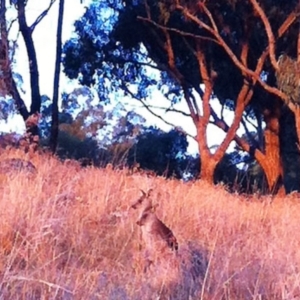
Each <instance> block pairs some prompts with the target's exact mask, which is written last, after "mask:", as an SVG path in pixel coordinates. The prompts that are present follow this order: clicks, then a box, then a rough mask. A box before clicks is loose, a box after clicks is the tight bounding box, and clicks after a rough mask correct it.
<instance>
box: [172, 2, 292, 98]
mask: <svg viewBox="0 0 300 300" xmlns="http://www.w3.org/2000/svg"><path fill="white" fill-rule="evenodd" d="M176 8H177V9H178V10H180V11H182V13H183V14H184V15H185V17H186V18H188V19H190V20H191V21H193V22H195V23H196V24H197V25H199V26H200V27H202V28H204V29H206V30H207V31H208V32H209V33H211V34H212V35H213V36H214V37H215V38H216V40H217V41H218V44H219V45H220V46H221V47H223V49H224V50H225V51H226V52H227V54H228V55H229V57H230V58H231V60H232V61H233V63H234V64H235V65H236V66H237V67H238V68H239V69H240V70H241V71H242V73H243V75H244V76H250V77H251V78H252V79H253V81H254V82H256V81H257V82H259V84H260V85H261V86H262V87H263V88H264V89H265V90H266V91H268V92H270V93H272V94H274V95H276V96H278V97H279V98H281V99H282V100H284V101H285V102H289V97H288V96H287V95H285V94H284V93H283V92H281V91H280V90H279V89H277V88H275V87H272V86H270V85H268V84H267V83H266V82H264V81H263V80H262V78H260V73H261V71H260V72H258V71H259V70H262V61H264V60H265V58H266V56H267V55H268V53H269V46H268V47H267V48H266V49H265V51H264V52H263V53H262V54H261V57H260V58H259V60H258V63H257V68H256V70H255V71H253V70H251V69H249V68H247V67H246V66H245V65H244V64H243V63H242V62H241V61H240V60H239V59H238V58H237V56H236V55H235V54H234V53H233V51H232V50H231V48H230V47H229V46H228V45H227V43H226V42H225V41H224V39H223V38H222V36H221V35H220V34H219V33H218V32H216V31H215V30H214V29H213V28H211V27H210V26H208V25H207V24H205V23H204V22H203V21H202V20H201V19H199V18H197V17H196V16H194V15H193V14H191V13H189V12H188V11H187V10H186V9H185V8H184V7H183V6H181V5H177V6H176ZM296 18H297V14H296V13H294V12H293V13H291V14H290V15H289V16H288V17H287V19H286V20H285V22H284V23H283V24H282V25H281V26H280V28H279V30H278V37H281V36H282V35H283V34H284V32H285V31H286V30H287V29H288V28H289V26H290V25H291V24H292V23H293V22H294V21H295V20H296Z"/></svg>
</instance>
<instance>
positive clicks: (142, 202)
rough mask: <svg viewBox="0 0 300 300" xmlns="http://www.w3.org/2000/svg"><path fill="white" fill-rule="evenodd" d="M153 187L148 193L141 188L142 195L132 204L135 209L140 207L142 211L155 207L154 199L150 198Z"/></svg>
mask: <svg viewBox="0 0 300 300" xmlns="http://www.w3.org/2000/svg"><path fill="white" fill-rule="evenodd" d="M152 191H153V190H152V189H150V190H149V191H148V192H147V193H145V192H144V191H143V190H141V192H142V195H141V197H140V198H139V199H138V200H137V201H136V202H135V203H134V204H132V205H131V207H132V208H133V209H138V210H139V211H140V212H144V211H148V210H152V209H154V208H155V207H156V206H155V205H153V204H152V200H151V199H150V195H151V193H152Z"/></svg>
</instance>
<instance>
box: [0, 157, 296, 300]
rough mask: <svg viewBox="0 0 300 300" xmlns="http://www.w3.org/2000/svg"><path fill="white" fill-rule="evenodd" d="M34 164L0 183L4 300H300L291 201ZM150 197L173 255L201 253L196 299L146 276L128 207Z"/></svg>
mask: <svg viewBox="0 0 300 300" xmlns="http://www.w3.org/2000/svg"><path fill="white" fill-rule="evenodd" d="M8 157H17V158H25V159H26V156H24V154H22V153H21V152H17V151H10V152H6V153H3V154H2V155H1V157H0V160H1V159H4V158H8ZM30 160H31V162H32V163H33V164H34V165H35V166H36V167H37V169H38V173H37V174H36V175H35V176H30V177H28V176H27V175H26V174H25V173H24V174H22V173H21V172H20V173H12V174H2V175H1V177H0V192H1V194H0V195H1V200H0V215H1V216H0V298H1V299H112V300H115V299H146V300H147V299H208V300H210V299H226V300H227V299H228V300H229V299H237V300H238V299H298V298H299V297H300V288H299V287H300V268H299V267H300V203H299V202H300V201H299V199H298V198H297V195H292V196H289V197H286V198H282V197H277V198H276V197H275V198H271V197H264V198H260V199H257V198H255V197H253V198H252V199H250V200H249V199H247V198H245V197H243V196H240V195H231V194H228V193H227V192H226V191H225V189H224V188H223V187H221V186H209V185H207V184H206V183H205V182H201V181H198V182H194V183H192V182H189V183H184V182H180V181H176V180H165V179H163V178H159V177H156V178H155V177H152V178H148V177H147V176H145V175H141V174H129V172H128V171H127V170H111V169H96V168H93V167H90V168H85V169H81V168H80V167H79V166H78V165H77V164H76V163H70V162H65V163H62V162H60V161H59V160H57V159H55V158H53V157H51V156H48V155H36V156H34V157H31V159H30ZM149 188H153V189H154V198H155V201H157V202H158V203H159V207H158V208H157V214H158V216H159V217H160V219H162V220H163V221H164V222H165V223H166V224H167V225H168V226H169V227H170V228H171V229H172V231H173V232H174V234H175V236H176V237H177V239H178V242H179V247H186V245H188V244H190V243H192V244H195V245H199V247H201V248H202V249H205V251H206V254H207V259H208V268H207V270H206V272H205V274H203V275H204V278H202V279H203V280H202V281H201V282H200V281H199V289H198V291H197V293H194V292H193V293H192V292H191V293H190V295H189V294H188V293H189V291H188V290H185V286H184V285H185V283H184V282H178V285H177V286H176V284H175V285H174V276H173V275H174V274H175V275H176V273H174V274H172V272H173V268H172V266H170V268H169V269H168V270H165V271H167V272H160V275H161V274H163V273H164V277H163V279H161V278H159V276H158V273H149V274H145V273H143V271H142V267H141V264H142V262H141V255H140V254H141V252H142V251H141V249H142V248H143V245H142V241H141V239H140V236H139V230H140V228H139V227H138V226H137V225H136V224H135V218H136V215H135V212H134V211H133V210H132V211H131V210H130V209H129V207H130V204H132V203H133V201H134V200H136V199H137V197H138V196H139V195H140V192H139V189H144V190H148V189H149ZM187 249H188V248H187ZM165 268H166V266H165ZM168 276H169V277H170V278H172V282H173V285H170V284H169V285H168V283H167V282H168V280H166V277H168ZM172 276H173V277H172ZM175 277H176V276H175ZM175 283H176V280H175ZM195 284H197V281H196V283H195ZM167 285H168V286H167ZM165 287H168V289H164V288H165ZM172 289H174V290H175V289H176V292H174V291H172ZM180 289H182V290H184V292H182V293H181V291H180ZM163 291H164V292H163Z"/></svg>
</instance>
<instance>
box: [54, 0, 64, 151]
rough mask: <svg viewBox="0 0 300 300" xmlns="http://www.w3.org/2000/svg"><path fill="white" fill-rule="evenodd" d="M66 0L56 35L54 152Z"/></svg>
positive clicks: (62, 2)
mask: <svg viewBox="0 0 300 300" xmlns="http://www.w3.org/2000/svg"><path fill="white" fill-rule="evenodd" d="M64 3H65V1H64V0H60V1H59V13H58V23H57V35H56V62H55V72H54V86H53V100H52V122H51V136H50V148H51V151H52V152H53V153H55V151H56V146H57V137H58V125H59V124H58V97H59V78H60V65H61V53H62V40H61V36H62V26H63V14H64Z"/></svg>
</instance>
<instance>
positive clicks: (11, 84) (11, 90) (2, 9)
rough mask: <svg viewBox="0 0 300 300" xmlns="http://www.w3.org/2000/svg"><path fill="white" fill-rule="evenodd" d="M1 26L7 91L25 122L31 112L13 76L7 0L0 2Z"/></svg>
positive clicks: (3, 69)
mask: <svg viewBox="0 0 300 300" xmlns="http://www.w3.org/2000/svg"><path fill="white" fill-rule="evenodd" d="M0 27H1V29H0V30H1V62H2V63H1V68H2V71H3V75H4V76H3V78H4V79H3V80H4V82H5V84H4V85H5V89H6V91H5V93H6V94H9V95H11V96H12V97H13V99H14V100H15V103H16V107H17V109H18V111H19V113H20V114H21V116H22V118H23V119H24V122H25V121H26V120H27V118H28V117H29V112H28V110H27V107H26V105H25V103H24V101H23V99H22V98H21V96H20V93H19V91H18V89H17V85H16V83H15V81H14V79H13V76H12V70H11V62H10V59H9V42H8V33H7V27H6V4H5V0H1V2H0Z"/></svg>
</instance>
